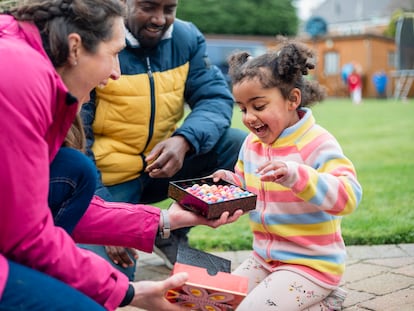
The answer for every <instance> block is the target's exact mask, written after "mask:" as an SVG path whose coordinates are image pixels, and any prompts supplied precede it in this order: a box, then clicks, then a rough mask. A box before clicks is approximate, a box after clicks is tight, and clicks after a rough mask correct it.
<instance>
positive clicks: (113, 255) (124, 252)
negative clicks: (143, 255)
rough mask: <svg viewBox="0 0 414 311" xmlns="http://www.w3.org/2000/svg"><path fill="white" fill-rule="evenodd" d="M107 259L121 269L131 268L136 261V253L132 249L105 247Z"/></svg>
mask: <svg viewBox="0 0 414 311" xmlns="http://www.w3.org/2000/svg"><path fill="white" fill-rule="evenodd" d="M105 251H106V253H107V254H108V257H109V258H110V259H111V260H112V261H113V262H114V263H115V264H116V265H119V266H121V267H123V268H128V267H132V266H133V265H134V261H133V260H132V259H131V257H132V258H134V259H135V260H137V259H138V252H137V250H136V249H134V248H124V247H120V246H105Z"/></svg>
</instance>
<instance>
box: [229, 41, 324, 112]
mask: <svg viewBox="0 0 414 311" xmlns="http://www.w3.org/2000/svg"><path fill="white" fill-rule="evenodd" d="M228 63H229V76H230V78H231V81H232V84H238V83H240V82H243V81H245V80H250V79H258V80H259V82H260V83H261V84H262V86H263V87H264V88H273V87H277V88H278V89H279V90H280V91H281V93H282V96H283V97H284V98H285V99H288V98H289V95H290V92H291V91H292V89H293V88H298V89H299V90H300V91H301V94H302V100H301V103H300V105H299V107H304V106H310V105H311V104H314V103H316V102H319V101H321V100H323V99H324V98H325V89H324V88H323V87H322V86H321V85H319V84H318V83H317V82H316V81H310V80H309V79H305V78H304V76H306V75H308V73H309V70H311V69H314V68H315V63H314V54H313V52H312V50H311V49H309V48H308V47H307V46H306V45H305V44H303V43H299V42H295V41H289V40H283V41H282V44H281V47H280V48H279V49H277V50H273V51H272V50H269V51H268V52H266V53H265V54H262V55H260V56H258V57H254V58H253V57H252V56H251V55H250V54H249V53H248V52H236V53H234V54H232V55H230V56H229V58H228ZM299 107H298V108H299Z"/></svg>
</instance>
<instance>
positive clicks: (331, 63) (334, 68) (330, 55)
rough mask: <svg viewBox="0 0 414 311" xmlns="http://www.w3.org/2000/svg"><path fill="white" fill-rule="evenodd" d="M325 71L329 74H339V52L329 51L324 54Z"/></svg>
mask: <svg viewBox="0 0 414 311" xmlns="http://www.w3.org/2000/svg"><path fill="white" fill-rule="evenodd" d="M324 64H325V67H324V72H325V75H327V76H332V75H337V74H339V54H338V53H337V52H327V53H325V55H324Z"/></svg>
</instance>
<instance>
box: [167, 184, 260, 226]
mask: <svg viewBox="0 0 414 311" xmlns="http://www.w3.org/2000/svg"><path fill="white" fill-rule="evenodd" d="M168 196H169V197H170V198H172V199H174V200H176V201H177V202H178V203H179V204H181V205H183V206H184V207H186V208H187V209H189V210H191V211H193V212H196V213H199V214H201V215H203V216H204V217H206V218H208V219H213V218H219V217H220V216H221V214H222V213H223V212H224V211H229V212H230V214H232V213H234V212H235V211H236V210H237V209H242V210H243V211H249V210H252V209H255V207H256V200H257V196H256V195H255V194H254V193H251V192H249V191H247V190H245V189H242V188H240V187H238V186H236V185H233V184H231V183H228V182H226V181H224V180H220V181H218V182H214V181H213V179H212V178H198V179H187V180H179V181H174V182H170V185H169V188H168Z"/></svg>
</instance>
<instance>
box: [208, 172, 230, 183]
mask: <svg viewBox="0 0 414 311" xmlns="http://www.w3.org/2000/svg"><path fill="white" fill-rule="evenodd" d="M211 177H213V181H214V182H218V181H219V180H225V181H227V182H229V181H228V180H226V170H218V171H215V172H214V173H213V174H212V175H211Z"/></svg>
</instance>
